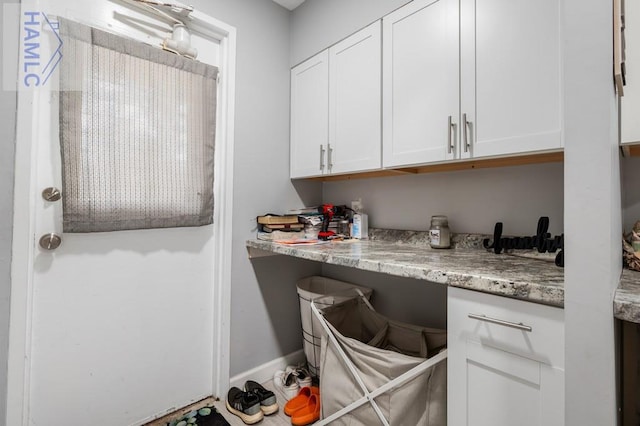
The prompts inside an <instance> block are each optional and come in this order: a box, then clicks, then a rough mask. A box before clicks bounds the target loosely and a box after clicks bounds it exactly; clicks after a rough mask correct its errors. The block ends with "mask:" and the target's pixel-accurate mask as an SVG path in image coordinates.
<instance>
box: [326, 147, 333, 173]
mask: <svg viewBox="0 0 640 426" xmlns="http://www.w3.org/2000/svg"><path fill="white" fill-rule="evenodd" d="M332 157H333V148H331V144H330V143H328V144H327V166H328V167H327V170H329V171H331V169H333V159H332Z"/></svg>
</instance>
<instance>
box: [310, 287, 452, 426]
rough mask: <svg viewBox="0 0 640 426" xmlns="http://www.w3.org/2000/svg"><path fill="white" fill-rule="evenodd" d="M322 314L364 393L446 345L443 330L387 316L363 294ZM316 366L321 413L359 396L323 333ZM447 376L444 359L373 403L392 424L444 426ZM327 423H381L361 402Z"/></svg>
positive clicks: (332, 410)
mask: <svg viewBox="0 0 640 426" xmlns="http://www.w3.org/2000/svg"><path fill="white" fill-rule="evenodd" d="M321 312H322V314H323V316H324V318H325V320H326V321H327V323H328V326H329V328H330V330H331V332H332V334H333V335H334V336H335V337H336V339H337V340H338V342H339V343H340V345H341V346H342V348H343V349H344V351H345V353H346V355H347V357H348V358H349V360H350V361H351V362H352V363H353V364H354V366H355V368H356V370H357V372H358V375H359V376H360V377H361V379H362V381H363V382H364V384H365V386H366V388H367V390H368V391H369V392H372V391H374V390H375V389H377V388H379V387H380V386H382V385H384V384H386V383H387V382H389V381H391V380H393V379H395V378H396V377H398V376H400V375H402V374H403V373H405V372H407V371H409V370H411V369H412V368H414V367H416V366H418V365H419V364H421V363H422V362H424V361H425V360H426V359H427V358H428V357H431V356H433V355H435V354H437V353H439V352H440V351H441V350H443V349H445V348H446V342H447V334H446V330H441V329H434V328H426V327H421V326H416V325H411V324H406V323H402V322H399V321H393V320H390V319H388V318H386V317H385V316H383V315H381V314H379V313H377V312H376V311H374V310H372V309H371V308H370V307H369V306H367V304H366V303H365V301H363V299H362V298H355V299H350V300H347V301H345V302H343V303H340V304H336V305H333V306H329V307H326V308H324V309H322V310H321ZM320 365H321V368H320V372H321V375H320V395H321V406H322V417H323V418H326V417H328V416H329V415H331V414H333V413H336V412H337V411H339V410H340V409H342V408H344V407H346V406H348V405H349V404H351V403H352V402H354V401H356V400H357V399H359V398H361V397H362V396H363V392H362V391H361V389H360V387H359V386H358V383H357V382H356V380H355V379H354V377H353V375H352V374H351V372H350V371H349V370H348V368H347V366H346V365H345V363H344V361H343V360H342V358H341V356H340V354H339V353H338V351H337V350H336V348H335V346H334V345H333V343H331V342H330V341H329V339H328V338H327V337H326V336H324V337H323V339H322V354H321V364H320ZM446 380H447V367H446V360H444V361H443V362H440V363H438V364H436V365H434V366H432V367H430V368H428V369H427V370H425V371H424V372H422V373H421V374H419V375H417V376H416V377H414V378H413V379H411V380H410V381H408V382H406V383H404V384H403V385H401V386H399V387H397V388H395V389H392V390H391V391H389V392H387V393H384V394H382V395H380V396H378V397H377V398H376V399H375V401H376V403H377V404H378V405H379V407H380V409H381V411H382V413H383V414H384V416H385V417H386V419H387V421H388V422H389V424H390V425H392V426H396V425H407V426H417V425H425V426H445V425H446V422H447V417H446V396H447V395H446V394H447V389H446ZM331 424H332V425H333V424H336V425H350V426H351V425H353V426H355V425H362V426H372V425H376V424H380V419H379V418H378V416H377V415H376V413H375V412H374V410H373V407H372V406H371V405H370V404H364V405H362V406H360V407H358V408H357V409H355V410H354V411H351V412H350V413H348V414H345V415H344V416H342V417H340V418H338V419H337V420H335V421H333V422H332V423H331Z"/></svg>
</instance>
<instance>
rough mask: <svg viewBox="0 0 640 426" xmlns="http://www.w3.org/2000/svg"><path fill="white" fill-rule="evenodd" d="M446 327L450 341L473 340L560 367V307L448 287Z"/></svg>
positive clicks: (562, 362) (561, 358) (561, 311)
mask: <svg viewBox="0 0 640 426" xmlns="http://www.w3.org/2000/svg"><path fill="white" fill-rule="evenodd" d="M448 330H449V340H450V341H451V340H452V339H455V340H456V341H458V342H477V343H479V344H481V345H482V346H488V347H493V348H497V349H500V350H503V351H506V352H511V353H513V354H516V355H520V356H523V357H525V358H529V359H532V360H536V361H539V362H541V363H544V364H547V365H550V366H553V367H558V368H561V369H563V368H564V310H562V309H560V308H554V307H550V306H545V305H539V304H535V303H530V302H523V301H520V300H514V299H508V298H506V297H501V296H495V295H491V294H486V293H480V292H475V291H470V290H463V289H459V288H454V287H449V289H448ZM450 346H451V343H450Z"/></svg>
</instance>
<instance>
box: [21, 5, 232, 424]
mask: <svg viewBox="0 0 640 426" xmlns="http://www.w3.org/2000/svg"><path fill="white" fill-rule="evenodd" d="M31 7H33V8H34V9H33V10H35V11H40V12H45V13H47V14H53V15H58V16H65V17H66V18H68V19H72V20H76V21H78V22H81V23H84V24H88V25H92V26H96V27H99V28H104V29H107V30H108V31H112V32H118V33H123V35H125V36H128V37H135V38H138V39H140V40H141V41H145V42H152V44H157V42H158V40H157V36H156V34H155V33H157V34H162V32H161V31H159V30H158V28H155V29H154V31H150V32H146V31H143V30H142V29H141V28H143V27H144V25H141V24H140V21H130V20H128V19H127V18H128V17H133V18H135V19H142V20H145V21H149V22H155V23H156V25H158V22H157V21H155V20H154V19H152V18H150V16H149V15H146V14H145V13H144V12H140V13H138V12H135V11H132V9H130V8H129V7H126V6H125V5H124V3H114V2H111V1H107V0H100V1H96V2H92V4H91V7H90V8H89V7H87V5H86V2H83V1H81V0H51V1H48V2H47V4H46V5H42V4H37V3H36V4H34V5H31V4H29V2H23V4H22V8H23V11H25V10H29V8H31ZM134 22H135V25H132V23H134ZM162 36H165V35H164V34H163V35H162ZM194 44H195V45H196V47H197V48H198V50H199V51H200V54H199V58H198V59H199V60H201V61H204V62H208V63H211V64H213V65H218V61H219V59H218V56H219V44H218V42H215V41H212V40H207V39H205V38H203V37H194ZM63 54H64V50H63ZM24 99H29V100H30V101H31V102H30V104H29V105H25V104H24V102H23V100H24ZM21 102H23V104H22V105H21V107H20V111H19V115H20V114H21V116H20V117H19V122H21V123H24V122H25V114H29V115H30V116H31V117H32V118H31V119H32V128H31V131H25V132H21V134H22V135H23V137H25V138H27V139H30V140H21V139H20V136H19V138H18V144H19V145H20V144H21V143H26V144H31V149H32V153H33V155H32V160H31V164H30V168H29V170H22V171H20V170H18V167H16V170H18V171H17V173H24V174H26V175H28V174H29V173H31V182H32V184H31V189H32V193H31V194H30V200H31V201H30V203H31V209H30V211H31V213H32V216H33V217H31V218H30V220H31V223H32V226H31V229H32V230H33V235H32V237H33V238H32V240H31V242H30V243H29V244H30V247H28V248H27V250H29V251H30V252H31V259H32V260H33V263H32V270H31V272H30V273H29V274H30V275H31V278H30V282H31V285H30V288H31V294H29V295H28V296H27V298H29V297H30V298H31V301H30V303H29V304H28V305H30V309H31V312H30V313H29V312H27V319H26V322H27V327H26V329H27V336H26V337H25V339H24V341H25V347H26V348H27V349H26V353H27V356H28V357H29V359H28V361H27V363H28V366H27V367H25V370H26V377H25V378H24V381H25V385H24V399H25V400H24V406H25V407H27V408H26V409H25V410H24V411H23V415H22V416H23V424H29V425H85V424H91V425H105V426H113V425H131V424H142V423H143V422H144V421H146V420H150V418H151V417H153V416H156V415H159V414H162V413H164V412H166V411H171V410H172V409H174V408H175V407H180V406H183V405H186V404H188V403H190V402H193V401H197V400H199V399H201V398H203V397H206V396H208V395H211V394H212V393H213V387H214V381H215V378H214V353H215V350H214V333H215V330H214V328H215V327H214V326H215V323H214V317H217V315H218V314H217V313H216V315H215V316H214V296H215V288H214V276H215V274H214V258H215V255H216V253H215V252H214V226H204V227H197V228H173V229H153V230H140V231H121V232H112V233H92V234H63V233H62V221H61V209H62V207H61V202H60V201H57V202H48V201H45V200H44V199H43V197H42V195H41V191H42V190H43V189H44V188H46V187H51V186H53V187H58V188H61V170H60V169H61V167H60V150H59V138H58V124H57V123H58V93H57V92H55V91H49V90H46V88H42V89H41V90H38V91H35V92H33V93H31V94H29V95H28V96H26V97H22V98H21ZM19 134H20V132H19ZM16 179H17V180H18V181H20V179H21V177H20V176H17V177H16ZM63 196H64V194H63ZM216 201H217V200H216ZM216 208H219V206H216ZM51 232H55V233H57V234H59V235H61V237H62V244H61V246H60V247H59V248H57V249H56V250H51V251H48V250H44V249H42V248H41V247H40V246H39V244H38V239H39V238H40V236H41V235H43V234H46V233H51ZM16 297H17V295H16ZM27 311H29V306H28V307H27ZM12 332H14V330H12ZM10 386H11V384H10ZM11 391H12V389H10V392H11ZM10 397H11V396H10ZM16 424H17V423H16Z"/></svg>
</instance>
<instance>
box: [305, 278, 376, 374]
mask: <svg viewBox="0 0 640 426" xmlns="http://www.w3.org/2000/svg"><path fill="white" fill-rule="evenodd" d="M356 288H357V289H359V290H360V292H361V293H362V294H363V295H364V296H365V297H366V298H367V299H369V298H370V297H371V293H372V292H373V290H371V289H370V288H366V287H362V286H359V285H356V284H352V283H348V282H344V281H338V280H334V279H331V278H325V277H321V276H312V277H307V278H303V279H301V280H300V281H298V284H297V289H298V298H299V300H300V319H301V321H302V337H303V347H304V354H305V356H306V357H307V364H308V367H309V372H310V373H311V374H312V375H314V376H319V375H320V342H321V337H322V334H323V330H322V326H321V325H320V323H319V322H318V320H317V319H316V318H315V316H314V315H313V312H311V301H312V300H315V299H318V298H321V299H322V301H320V302H318V303H317V304H316V305H317V306H318V307H320V308H324V307H327V306H331V305H333V304H335V303H340V302H343V301H345V300H347V299H350V298H353V297H358V295H359V294H358V293H357V292H355V291H353V290H354V289H356Z"/></svg>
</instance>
